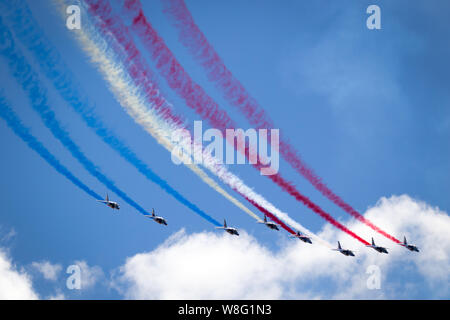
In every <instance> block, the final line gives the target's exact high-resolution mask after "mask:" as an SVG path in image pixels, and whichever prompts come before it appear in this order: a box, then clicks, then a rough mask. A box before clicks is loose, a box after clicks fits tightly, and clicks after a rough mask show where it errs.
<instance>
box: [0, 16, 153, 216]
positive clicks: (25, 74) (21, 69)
mask: <svg viewBox="0 0 450 320" xmlns="http://www.w3.org/2000/svg"><path fill="white" fill-rule="evenodd" d="M0 32H1V34H2V37H4V39H3V41H4V42H5V43H8V45H7V46H3V47H2V49H0V52H1V53H2V55H3V56H4V57H5V58H6V60H7V63H8V66H9V69H10V72H11V74H12V75H13V76H14V78H15V79H16V81H17V82H18V83H19V85H20V86H21V87H22V89H23V90H24V91H25V93H26V94H27V96H28V98H29V99H30V102H31V106H32V107H33V109H34V110H35V111H36V112H37V113H38V114H39V116H40V118H41V120H42V121H43V122H44V124H45V126H46V127H47V128H48V129H49V130H50V132H51V133H52V134H53V136H54V137H55V138H56V139H58V140H59V141H60V142H61V143H62V145H63V146H64V147H65V148H66V149H67V150H69V152H70V153H71V154H72V156H73V157H74V158H75V159H77V160H78V162H80V164H81V165H82V166H83V167H84V168H85V169H86V170H87V171H88V172H89V173H90V174H91V175H92V176H94V177H95V178H97V180H98V181H100V182H101V183H102V184H104V185H105V186H106V187H107V188H108V189H110V190H111V191H113V192H114V193H116V194H117V195H118V196H120V197H121V198H122V199H123V200H124V201H125V202H126V203H128V204H129V205H130V206H132V207H133V208H135V209H136V210H138V211H139V212H140V213H142V214H144V215H148V212H147V211H146V210H144V208H142V207H141V206H140V205H139V204H137V203H136V202H135V201H134V200H133V199H131V198H130V197H129V196H128V195H127V194H126V193H125V192H124V191H122V190H121V189H120V188H118V187H117V186H116V184H115V182H114V181H112V180H111V179H110V178H108V177H106V176H105V175H104V174H103V173H102V172H100V170H99V169H98V168H97V166H96V165H95V164H94V163H93V162H92V161H91V160H89V159H88V158H87V157H86V155H85V154H84V153H83V152H82V151H81V149H80V147H79V146H78V145H77V144H76V143H75V142H74V141H73V140H72V139H71V138H70V135H69V133H68V132H67V131H66V130H64V129H63V128H62V126H61V124H60V123H59V121H58V120H57V118H56V116H55V113H54V112H53V110H52V109H51V108H50V106H49V104H48V102H47V93H46V90H45V89H44V87H43V86H42V85H41V84H40V83H39V78H38V75H37V74H36V73H35V72H34V70H33V68H32V67H31V65H30V64H29V63H28V62H27V60H26V59H25V57H24V56H23V54H22V53H21V52H20V50H19V49H18V48H17V47H16V46H15V45H14V40H13V39H12V37H11V34H10V33H9V32H8V31H7V29H6V26H5V25H4V24H3V22H2V19H1V18H0Z"/></svg>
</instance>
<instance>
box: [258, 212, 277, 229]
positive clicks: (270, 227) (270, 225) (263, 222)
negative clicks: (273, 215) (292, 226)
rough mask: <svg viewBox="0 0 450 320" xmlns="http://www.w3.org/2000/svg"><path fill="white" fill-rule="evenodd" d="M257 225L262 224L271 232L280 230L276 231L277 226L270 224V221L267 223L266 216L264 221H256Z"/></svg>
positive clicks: (273, 223)
mask: <svg viewBox="0 0 450 320" xmlns="http://www.w3.org/2000/svg"><path fill="white" fill-rule="evenodd" d="M258 223H262V224H265V225H266V226H267V227H268V228H269V229H272V230H277V231H278V230H280V229H278V224H276V223H275V222H271V221H267V216H266V215H264V221H258Z"/></svg>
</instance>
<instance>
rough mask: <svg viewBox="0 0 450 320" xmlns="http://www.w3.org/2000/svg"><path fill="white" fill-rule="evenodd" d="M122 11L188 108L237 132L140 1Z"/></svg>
mask: <svg viewBox="0 0 450 320" xmlns="http://www.w3.org/2000/svg"><path fill="white" fill-rule="evenodd" d="M123 9H124V11H125V16H127V17H132V18H131V19H132V25H131V28H132V30H133V31H134V32H135V33H136V34H137V35H138V36H139V38H140V40H141V42H142V43H143V45H144V47H145V48H146V49H147V50H149V52H150V54H151V56H152V59H153V60H155V61H156V67H157V68H158V70H159V71H160V72H161V74H162V75H163V76H164V77H165V79H166V80H167V82H168V84H169V86H170V87H171V88H172V89H173V90H174V91H175V92H177V93H178V94H179V95H180V96H181V97H183V98H184V100H185V102H186V104H187V105H188V106H189V107H190V108H192V109H194V111H195V112H196V113H197V114H199V115H200V116H201V117H202V118H204V119H207V120H208V121H209V122H210V124H211V125H212V126H213V127H215V128H218V129H220V130H221V131H222V132H223V133H225V129H226V128H236V126H235V125H234V122H233V121H232V120H231V119H230V118H229V116H228V114H227V113H226V112H225V111H223V110H220V108H219V106H218V105H217V103H216V102H215V101H214V100H213V99H212V98H211V97H209V96H208V95H207V94H206V93H205V92H204V91H203V88H202V87H200V86H199V85H197V84H196V83H195V82H194V81H192V79H191V78H190V76H189V75H188V74H187V72H186V71H184V69H183V67H182V66H181V65H180V64H179V63H178V61H177V60H176V58H175V57H174V56H173V54H172V52H171V51H170V49H169V48H168V47H167V46H166V45H165V43H164V40H163V39H162V38H161V37H159V35H158V34H157V32H156V30H154V29H153V27H152V25H151V24H150V23H149V22H148V21H147V19H146V18H145V15H144V13H143V11H142V8H141V6H140V3H139V1H136V0H125V2H124V6H123ZM225 136H226V135H225ZM232 145H234V143H232ZM237 149H238V151H240V152H243V153H244V155H246V156H247V154H248V155H250V154H251V152H252V151H249V150H248V148H245V149H244V148H240V147H239V146H238V147H237ZM246 151H248V152H246ZM255 167H257V168H259V169H260V166H259V165H258V164H256V165H255ZM269 177H270V178H271V179H272V181H274V182H275V183H276V184H278V185H279V186H280V187H281V188H282V189H283V190H285V191H286V192H288V193H289V194H291V195H292V196H294V197H295V198H296V199H297V200H298V201H300V202H302V203H303V204H305V205H306V206H307V207H308V208H310V209H311V210H313V211H314V212H315V213H317V214H319V215H320V216H321V217H322V218H324V219H325V220H327V221H328V222H330V223H331V224H333V225H334V226H335V227H337V228H339V229H341V230H342V231H344V232H346V233H348V234H349V235H351V236H352V237H354V238H355V239H357V240H359V241H361V242H362V243H364V244H369V243H368V242H367V241H365V240H364V239H362V238H360V237H359V236H357V235H356V234H355V233H353V232H352V231H350V230H349V229H347V228H346V227H345V226H343V225H342V224H340V223H339V222H338V221H336V220H335V219H334V218H333V217H332V216H330V215H329V214H328V213H326V212H324V211H323V210H322V209H321V208H320V207H319V206H317V205H316V204H314V203H313V202H312V201H311V200H309V199H308V198H307V197H306V196H303V195H302V194H300V193H299V192H298V191H297V190H296V189H295V187H293V186H292V185H291V184H290V183H289V182H287V181H286V180H284V179H283V178H282V177H281V176H280V175H279V174H276V175H271V176H269Z"/></svg>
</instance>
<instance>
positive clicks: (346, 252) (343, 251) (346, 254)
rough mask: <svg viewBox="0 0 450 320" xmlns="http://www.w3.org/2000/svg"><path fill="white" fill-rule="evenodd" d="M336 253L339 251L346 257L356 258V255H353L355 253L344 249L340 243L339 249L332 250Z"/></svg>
mask: <svg viewBox="0 0 450 320" xmlns="http://www.w3.org/2000/svg"><path fill="white" fill-rule="evenodd" d="M332 250H334V251H339V252H340V253H342V254H343V255H344V256H352V257H354V256H355V254H354V253H353V251H351V250H348V249H342V247H341V243H340V242H339V241H338V247H337V249H332Z"/></svg>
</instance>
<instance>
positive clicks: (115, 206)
mask: <svg viewBox="0 0 450 320" xmlns="http://www.w3.org/2000/svg"><path fill="white" fill-rule="evenodd" d="M97 201H98V202H101V203H104V204H106V205H107V206H108V207H110V208H111V209H113V210H119V209H120V205H119V204H118V203H117V202H114V201H111V200H109V196H108V194H106V199H105V200H97ZM145 216H146V217H147V218H149V219H152V220H153V221H155V222H156V223H158V224H162V225H165V226H167V221H166V219H164V218H163V217H160V216H157V215H155V209H152V214H151V215H150V214H148V215H145ZM258 223H261V224H264V225H266V226H267V227H268V228H269V229H272V230H277V231H278V230H280V229H279V228H278V227H279V225H278V224H276V223H275V222H271V221H267V216H266V215H264V221H258ZM216 229H222V230H224V231H225V232H228V233H229V234H231V235H234V236H239V232H238V231H237V229H236V228H232V227H228V226H227V221H226V220H225V219H224V220H223V227H216ZM291 238H297V239H299V240H301V241H303V242H305V243H310V244H312V241H311V238H310V237H308V236H307V235H304V234H302V233H301V232H300V231H297V233H296V234H295V235H291ZM399 245H401V246H402V247H405V248H406V249H408V250H409V251H414V252H419V248H417V246H415V245H412V244H408V242H407V241H406V237H403V243H399ZM366 247H368V248H373V249H374V250H376V251H378V252H379V253H386V254H388V253H389V252H388V251H387V248H385V247H382V246H377V245H376V244H375V241H374V240H373V238H372V244H371V245H366ZM332 250H334V251H339V252H340V253H342V254H343V255H345V256H351V257H354V256H355V254H354V253H353V251H351V250H349V249H342V246H341V243H340V242H339V241H338V247H337V249H332Z"/></svg>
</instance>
